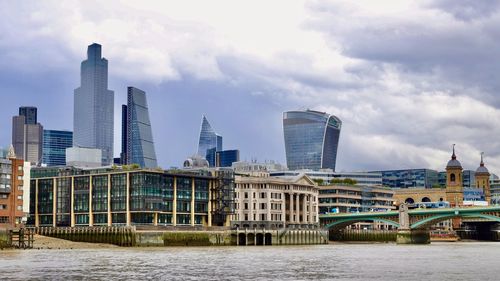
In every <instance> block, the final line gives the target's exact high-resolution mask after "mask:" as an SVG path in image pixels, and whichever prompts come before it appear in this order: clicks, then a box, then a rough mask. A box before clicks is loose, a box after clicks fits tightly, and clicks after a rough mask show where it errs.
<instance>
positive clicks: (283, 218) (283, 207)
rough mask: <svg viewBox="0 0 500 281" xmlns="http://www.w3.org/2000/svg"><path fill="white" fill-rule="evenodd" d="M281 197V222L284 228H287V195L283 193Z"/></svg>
mask: <svg viewBox="0 0 500 281" xmlns="http://www.w3.org/2000/svg"><path fill="white" fill-rule="evenodd" d="M280 196H282V197H281V204H280V205H281V206H280V207H281V222H282V223H283V227H286V225H287V222H286V193H284V192H281V193H280Z"/></svg>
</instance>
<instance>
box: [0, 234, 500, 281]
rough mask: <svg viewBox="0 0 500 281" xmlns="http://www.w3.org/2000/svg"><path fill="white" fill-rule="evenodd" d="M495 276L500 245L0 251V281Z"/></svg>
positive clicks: (498, 269)
mask: <svg viewBox="0 0 500 281" xmlns="http://www.w3.org/2000/svg"><path fill="white" fill-rule="evenodd" d="M62 279H64V280H82V279H84V280H500V243H494V242H490V243H488V242H484V243H483V242H471V243H432V244H431V245H410V246H401V245H395V244H330V245H318V246H274V247H263V246H248V247H189V248H181V247H175V248H168V247H166V248H105V249H104V248H103V249H79V250H26V251H23V250H8V251H0V280H62Z"/></svg>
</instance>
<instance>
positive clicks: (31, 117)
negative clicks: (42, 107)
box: [19, 106, 38, 125]
mask: <svg viewBox="0 0 500 281" xmlns="http://www.w3.org/2000/svg"><path fill="white" fill-rule="evenodd" d="M19 116H24V117H25V118H26V120H25V122H26V124H31V125H35V124H36V123H38V121H37V108H36V107H34V106H22V107H20V108H19Z"/></svg>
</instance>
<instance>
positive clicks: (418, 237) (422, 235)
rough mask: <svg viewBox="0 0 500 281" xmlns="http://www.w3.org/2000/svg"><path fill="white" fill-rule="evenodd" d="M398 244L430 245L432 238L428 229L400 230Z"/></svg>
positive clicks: (397, 237) (397, 236) (397, 238)
mask: <svg viewBox="0 0 500 281" xmlns="http://www.w3.org/2000/svg"><path fill="white" fill-rule="evenodd" d="M396 243H397V244H430V243H431V238H430V233H429V230H428V229H409V230H403V229H401V230H398V233H397V235H396Z"/></svg>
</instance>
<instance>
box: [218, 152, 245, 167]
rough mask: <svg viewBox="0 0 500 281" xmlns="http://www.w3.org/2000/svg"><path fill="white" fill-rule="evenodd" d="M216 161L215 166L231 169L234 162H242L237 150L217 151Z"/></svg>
mask: <svg viewBox="0 0 500 281" xmlns="http://www.w3.org/2000/svg"><path fill="white" fill-rule="evenodd" d="M215 159H216V160H215V164H216V165H215V166H217V167H231V166H232V165H233V163H234V162H239V161H240V151H239V150H237V149H232V150H223V151H217V152H216V157H215Z"/></svg>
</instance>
